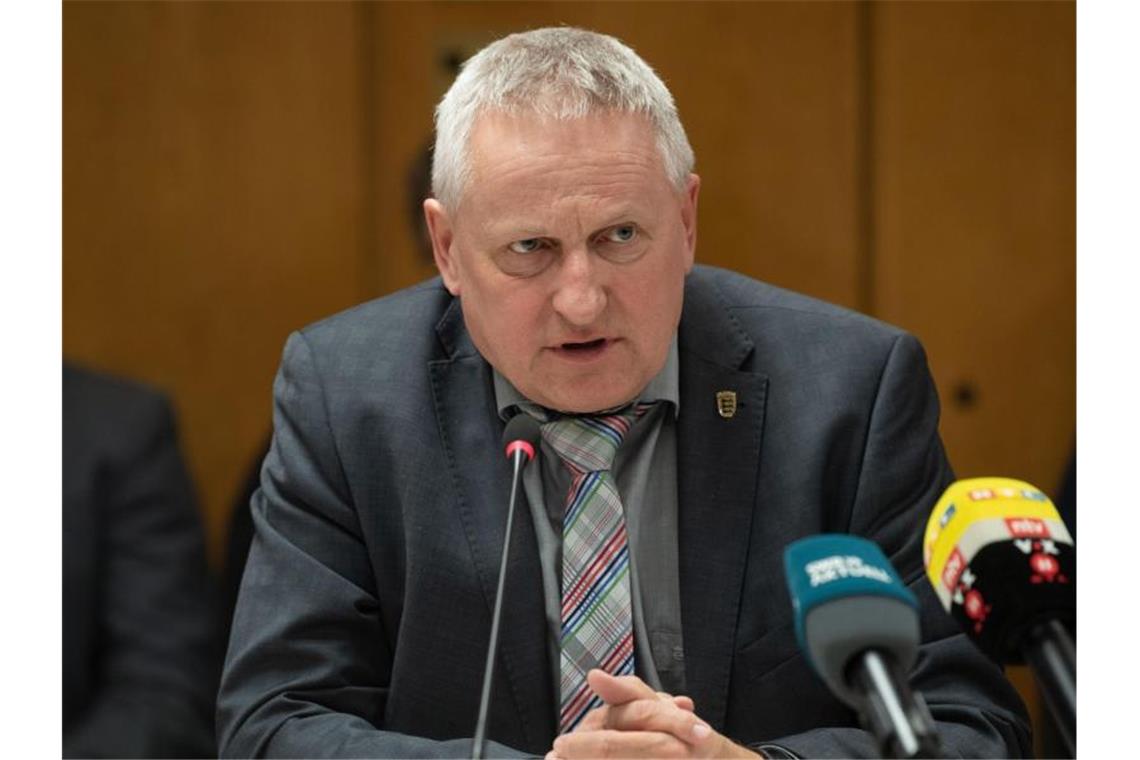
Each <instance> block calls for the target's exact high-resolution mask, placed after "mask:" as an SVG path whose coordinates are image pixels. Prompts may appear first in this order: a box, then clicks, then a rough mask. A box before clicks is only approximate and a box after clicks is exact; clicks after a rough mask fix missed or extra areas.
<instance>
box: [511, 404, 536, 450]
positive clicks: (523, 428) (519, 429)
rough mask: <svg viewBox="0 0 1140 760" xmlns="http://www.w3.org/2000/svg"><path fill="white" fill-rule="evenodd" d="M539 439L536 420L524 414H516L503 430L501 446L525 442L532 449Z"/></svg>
mask: <svg viewBox="0 0 1140 760" xmlns="http://www.w3.org/2000/svg"><path fill="white" fill-rule="evenodd" d="M541 437H542V430H541V429H540V428H539V425H538V420H536V419H535V418H534V417H531V416H530V415H529V414H526V413H525V412H524V413H521V414H516V415H515V416H514V417H511V419H510V420H509V421H508V422H507V427H506V429H504V430H503V446H504V447H505V446H506V445H507V444H510V443H513V442H515V441H526V442H527V443H529V444H530V445H531V446H532V447H534V446H537V445H538V441H539V439H540V438H541Z"/></svg>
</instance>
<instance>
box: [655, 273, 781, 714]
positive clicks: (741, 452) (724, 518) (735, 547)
mask: <svg viewBox="0 0 1140 760" xmlns="http://www.w3.org/2000/svg"><path fill="white" fill-rule="evenodd" d="M698 276H699V275H693V276H690V278H689V282H688V283H687V286H686V292H685V305H684V313H683V317H682V320H681V328H680V338H679V347H680V352H681V413H680V417H679V419H678V423H677V424H678V435H677V453H678V456H677V471H678V472H677V475H678V478H677V480H678V505H677V506H678V525H679V531H680V534H679V536H678V554H679V563H680V583H681V623H682V631H683V636H684V647H685V679H686V687H687V690H688V693H689V694H690V696H692V697H693V700H694V701H695V702H696V707H697V713H698V714H699V715H700V716H701V717H702V718H704V719H705V720H707V721H708V722H709V723H710V724H711V725H712V726H713V727H715V728H717V729H722V728H723V727H724V723H725V715H726V709H727V701H728V689H729V677H730V673H731V670H732V660H733V655H734V651H735V646H736V642H735V638H736V630H737V618H738V615H739V611H740V595H741V589H742V584H743V581H744V572H745V567H746V563H747V560H748V548H749V542H750V536H751V532H752V519H753V514H754V513H755V501H756V483H757V475H758V468H759V459H760V441H761V432H762V429H763V424H764V406H765V401H766V396H767V388H768V380H767V378H766V377H765V376H763V375H760V374H756V373H753V372H750V371H747V370H744V369H742V367H743V366H744V365H745V362H746V361H747V360H748V358H749V357H750V356H751V353H752V348H753V345H752V342H751V339H750V338H749V337H748V336H747V335H746V334H745V333H744V331H743V330H742V329H741V328H740V327H739V325H738V324H737V322H736V320H735V319H734V318H733V317H732V316H731V314H730V313H729V311H728V310H727V308H726V307H725V306H724V304H723V303H721V302H720V300H719V299H718V298H717V296H716V295H715V293H714V292H712V286H708V285H705V286H703V287H702V286H701V284H700V281H698V280H697V279H696V278H697V277H698ZM721 391H730V392H734V393H735V394H736V402H737V408H736V410H735V413H734V414H732V415H731V416H730V417H726V416H722V414H721V413H720V411H719V409H718V404H717V393H718V392H721Z"/></svg>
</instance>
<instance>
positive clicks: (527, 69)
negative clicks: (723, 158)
mask: <svg viewBox="0 0 1140 760" xmlns="http://www.w3.org/2000/svg"><path fill="white" fill-rule="evenodd" d="M488 110H493V111H500V112H504V113H534V114H537V115H540V116H546V117H552V118H555V119H575V118H580V117H583V116H586V115H587V114H591V113H596V112H599V111H617V112H629V113H638V114H642V115H644V116H645V117H647V118H648V119H649V122H650V124H651V125H652V127H653V130H654V132H655V133H656V137H657V148H658V150H659V151H660V152H661V157H662V159H663V161H664V164H665V172H666V174H667V175H668V176H669V178H670V179H671V180H672V181H673V182H674V183H675V184H676V185H677V188H678V189H679V190H680V189H684V187H685V183H686V180H687V179H688V176H689V172H691V171H692V170H693V149H692V148H691V147H690V146H689V140H688V138H687V137H686V136H685V129H684V127H682V126H681V120H680V118H678V116H677V107H676V106H675V105H674V103H673V96H672V95H671V94H670V93H669V90H668V89H667V88H666V87H665V84H664V83H663V82H662V81H661V79H660V78H659V77H658V76H657V74H655V73H654V71H653V69H651V68H650V67H649V65H648V64H647V63H646V62H645V61H643V60H641V58H640V57H638V55H637V53H635V52H633V50H631V49H630V48H629V47H627V46H626V45H624V44H622V43H621V42H620V41H619V40H617V39H615V38H614V37H610V36H608V35H605V34H598V33H597V32H590V31H586V30H584V29H575V28H573V27H551V28H547V29H535V30H532V31H529V32H520V33H518V34H512V35H509V36H507V37H503V38H502V39H500V40H496V41H495V42H493V43H491V44H490V45H488V46H487V47H485V48H483V49H482V50H480V51H479V52H478V53H476V54H475V55H473V56H472V57H471V58H470V59H468V61H467V62H466V63H465V64H463V69H462V70H461V71H460V73H459V76H458V77H456V79H455V82H453V83H452V85H451V87H450V89H448V91H447V94H446V95H444V96H443V100H441V101H440V102H439V105H438V106H436V109H435V151H434V154H433V156H432V167H431V186H432V193H433V194H434V195H435V197H436V198H437V199H438V200H439V201H440V203H442V204H443V205H444V206H446V207H448V208H455V206H456V205H458V203H459V198H460V195H461V194H462V192H463V191H464V189H466V186H467V182H468V180H469V179H470V172H471V169H470V166H469V160H468V141H469V139H470V137H471V129H472V126H473V125H474V123H475V119H476V117H478V116H479V114H480V113H482V112H484V111H488Z"/></svg>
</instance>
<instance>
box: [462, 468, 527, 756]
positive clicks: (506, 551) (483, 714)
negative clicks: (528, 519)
mask: <svg viewBox="0 0 1140 760" xmlns="http://www.w3.org/2000/svg"><path fill="white" fill-rule="evenodd" d="M511 460H512V463H513V465H514V475H512V476H511V500H510V505H509V506H508V507H507V532H506V534H505V535H504V536H503V557H502V560H501V561H500V562H499V585H498V588H496V589H495V609H494V611H493V612H492V613H491V641H490V643H489V644H488V645H487V667H486V668H485V669H484V670H483V690H482V695H481V696H480V697H479V718H478V720H477V721H476V722H475V739H474V740H473V741H472V747H471V757H472V758H473V760H482V758H483V750H484V749H485V746H484V745H486V743H487V708H488V707H489V706H490V704H491V680H492V676H493V675H494V672H495V652H496V651H497V650H498V648H499V622H500V620H501V619H502V617H503V587H504V586H505V585H506V580H507V560H508V559H509V557H510V553H511V529H512V527H513V526H514V521H515V502H516V501H517V498H516V497H517V495H518V488H519V483H520V482H521V481H522V478H521V477H520V475H521V474H522V469H523V465H525V464H526V462H527V459H526V454H524V453H523V451H522V450H521V449H515V451H514V453H513V454H512V455H511Z"/></svg>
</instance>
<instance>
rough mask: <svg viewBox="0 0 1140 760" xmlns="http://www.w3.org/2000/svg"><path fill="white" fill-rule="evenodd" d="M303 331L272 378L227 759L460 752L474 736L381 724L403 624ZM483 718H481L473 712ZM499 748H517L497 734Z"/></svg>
mask: <svg viewBox="0 0 1140 760" xmlns="http://www.w3.org/2000/svg"><path fill="white" fill-rule="evenodd" d="M327 409H328V407H327V399H326V398H325V390H324V387H323V385H322V381H321V377H320V371H319V368H318V367H317V365H316V361H315V359H314V356H313V353H312V351H311V350H310V348H309V345H308V343H307V341H306V338H305V337H304V336H303V335H301V334H294V335H293V336H291V337H290V339H289V341H288V342H287V344H286V347H285V353H284V358H283V360H282V364H281V369H280V371H279V373H278V376H277V379H276V381H275V384H274V437H273V443H272V446H271V448H270V452H269V455H268V457H267V459H266V462H265V465H264V467H263V470H262V481H261V488H260V490H259V491H258V492H257V493H256V494H255V495H254V498H253V503H252V513H253V521H254V538H253V544H252V546H251V548H250V555H249V559H248V562H247V565H246V570H245V574H244V577H243V579H242V587H241V591H240V595H239V598H238V604H237V609H236V612H235V616H234V621H233V627H232V632H231V636H230V645H229V651H228V654H227V657H226V665H225V668H224V673H223V677H222V686H221V690H220V693H219V698H218V734H219V744H220V749H221V754H222V756H223V757H286V756H289V757H463V756H469V755H470V751H471V742H470V740H469V739H451V740H446V741H436V740H432V739H428V738H423V737H413V736H408V735H404V734H400V733H396V732H393V731H386V730H384V714H385V705H386V702H387V699H388V684H389V682H390V678H391V670H392V657H393V649H394V646H395V641H396V633H397V632H396V631H388V630H385V626H384V624H383V621H382V618H381V615H380V612H379V604H378V601H377V593H376V580H375V577H374V575H373V569H372V565H371V562H370V560H369V555H368V551H367V546H366V543H365V540H364V537H363V535H362V532H361V528H360V525H359V520H358V518H357V514H356V511H355V508H354V506H353V495H352V489H351V487H350V486H349V484H348V483H347V482H346V478H345V477H344V473H343V470H342V467H341V454H340V453H339V452H338V451H337V447H336V441H335V439H334V436H333V433H332V430H331V428H330V422H329V417H328V413H327ZM472 723H474V716H472ZM488 745H489V746H488V750H487V751H488V754H489V755H493V756H503V757H506V756H514V755H518V754H520V753H518V752H516V751H514V750H512V749H510V748H507V747H504V746H501V745H495V744H493V743H488Z"/></svg>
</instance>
